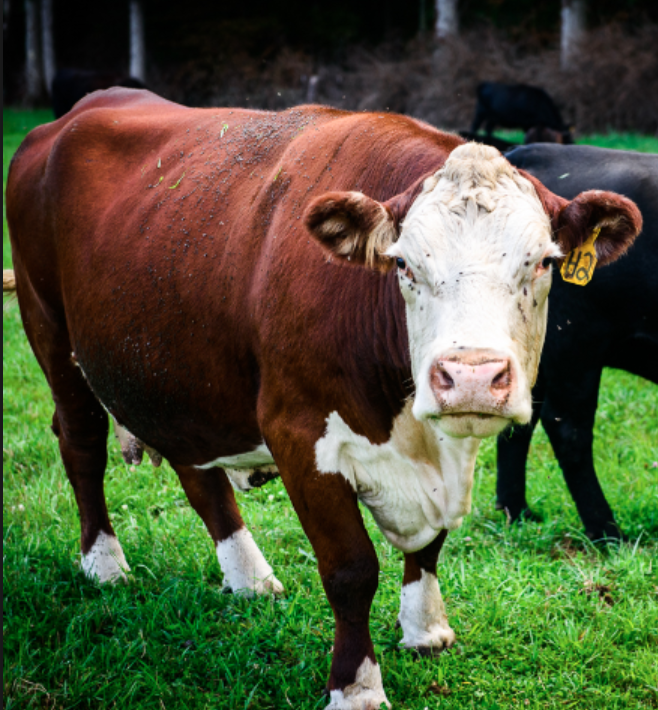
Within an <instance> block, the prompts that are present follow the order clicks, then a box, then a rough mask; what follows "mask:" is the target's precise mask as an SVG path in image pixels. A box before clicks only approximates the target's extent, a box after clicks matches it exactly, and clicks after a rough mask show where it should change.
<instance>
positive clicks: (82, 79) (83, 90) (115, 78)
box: [51, 69, 146, 118]
mask: <svg viewBox="0 0 658 710" xmlns="http://www.w3.org/2000/svg"><path fill="white" fill-rule="evenodd" d="M111 86H125V87H127V88H129V89H145V88H146V87H145V86H144V84H143V83H142V82H141V81H140V80H139V79H135V77H133V76H122V75H120V74H112V73H110V72H108V73H100V72H95V71H86V70H84V69H60V70H59V71H58V72H57V73H56V74H55V76H54V78H53V85H52V87H51V88H52V91H51V94H52V103H53V113H54V114H55V118H61V117H62V116H63V115H64V114H65V113H68V112H69V111H70V110H71V109H72V108H73V106H74V105H75V104H76V103H78V101H80V99H82V98H83V97H85V96H86V95H87V94H91V93H92V91H98V90H99V89H109V88H110V87H111Z"/></svg>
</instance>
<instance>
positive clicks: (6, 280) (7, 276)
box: [2, 269, 16, 293]
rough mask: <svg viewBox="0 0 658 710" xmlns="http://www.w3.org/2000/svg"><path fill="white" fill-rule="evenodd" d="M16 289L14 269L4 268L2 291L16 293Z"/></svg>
mask: <svg viewBox="0 0 658 710" xmlns="http://www.w3.org/2000/svg"><path fill="white" fill-rule="evenodd" d="M15 291H16V277H15V276H14V270H13V269H3V271H2V293H14V292H15Z"/></svg>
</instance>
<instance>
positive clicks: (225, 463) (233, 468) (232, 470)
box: [197, 444, 278, 491]
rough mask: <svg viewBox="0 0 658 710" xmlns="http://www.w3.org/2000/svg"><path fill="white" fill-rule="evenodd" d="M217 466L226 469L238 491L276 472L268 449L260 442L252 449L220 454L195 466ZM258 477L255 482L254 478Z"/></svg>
mask: <svg viewBox="0 0 658 710" xmlns="http://www.w3.org/2000/svg"><path fill="white" fill-rule="evenodd" d="M215 466H219V467H220V468H223V469H224V470H225V471H226V475H227V476H228V477H229V480H230V481H231V484H232V485H233V488H235V489H236V490H238V491H249V490H251V489H252V488H257V487H258V486H260V485H262V484H263V483H264V482H265V481H267V480H269V479H270V478H274V477H275V476H276V475H277V474H278V468H277V467H276V464H275V463H274V459H273V458H272V454H271V453H270V450H269V449H268V448H267V446H265V444H260V446H258V448H256V449H254V450H253V451H247V452H245V453H244V454H236V455H235V456H221V457H220V458H218V459H215V460H214V461H210V462H209V463H204V464H202V465H201V466H197V468H200V469H207V468H214V467H215ZM254 477H256V478H257V479H260V481H259V482H256V483H255V479H254Z"/></svg>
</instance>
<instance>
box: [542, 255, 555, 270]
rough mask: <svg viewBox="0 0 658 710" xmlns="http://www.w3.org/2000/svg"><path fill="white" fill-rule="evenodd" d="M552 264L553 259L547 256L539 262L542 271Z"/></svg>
mask: <svg viewBox="0 0 658 710" xmlns="http://www.w3.org/2000/svg"><path fill="white" fill-rule="evenodd" d="M552 263H553V257H552V256H547V257H545V258H544V259H542V262H541V268H542V269H548V267H549V266H550V265H551V264H552Z"/></svg>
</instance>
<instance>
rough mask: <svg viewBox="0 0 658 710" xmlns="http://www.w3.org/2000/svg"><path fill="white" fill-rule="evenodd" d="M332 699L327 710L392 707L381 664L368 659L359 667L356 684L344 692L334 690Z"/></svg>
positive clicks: (375, 709)
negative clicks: (383, 682)
mask: <svg viewBox="0 0 658 710" xmlns="http://www.w3.org/2000/svg"><path fill="white" fill-rule="evenodd" d="M330 697H331V702H330V703H329V705H327V707H326V709H325V710H379V708H380V706H381V705H382V704H383V705H385V706H386V707H387V708H390V707H391V703H389V702H388V699H387V697H386V693H385V692H384V686H383V684H382V672H381V670H380V669H379V664H377V663H373V662H372V661H371V660H370V659H369V658H368V657H366V658H365V659H364V660H363V663H362V664H361V665H360V666H359V669H358V670H357V672H356V678H355V680H354V683H352V685H348V686H347V688H343V690H332V691H331V694H330Z"/></svg>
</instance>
